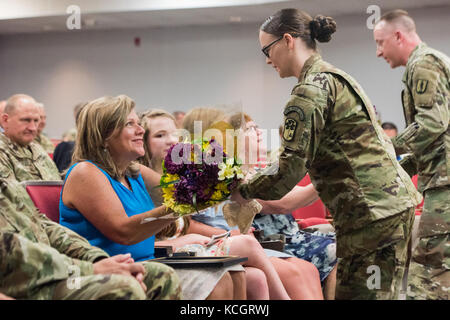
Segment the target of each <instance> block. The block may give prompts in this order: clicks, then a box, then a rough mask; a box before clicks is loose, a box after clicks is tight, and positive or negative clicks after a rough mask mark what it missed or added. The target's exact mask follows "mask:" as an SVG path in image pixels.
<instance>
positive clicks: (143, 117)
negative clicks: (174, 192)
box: [138, 109, 175, 168]
mask: <svg viewBox="0 0 450 320" xmlns="http://www.w3.org/2000/svg"><path fill="white" fill-rule="evenodd" d="M159 117H166V118H169V119H170V120H173V122H174V123H175V117H174V116H173V115H172V114H171V113H169V112H167V111H166V110H163V109H152V110H149V111H146V112H144V113H142V114H140V115H139V119H140V121H141V126H142V127H143V128H144V130H145V133H144V149H145V155H144V156H142V157H140V158H139V159H138V161H139V163H141V164H143V165H144V166H146V167H149V168H151V160H152V153H151V150H150V148H149V146H148V144H147V139H148V136H149V135H150V130H151V128H150V125H149V121H148V120H150V119H155V118H159Z"/></svg>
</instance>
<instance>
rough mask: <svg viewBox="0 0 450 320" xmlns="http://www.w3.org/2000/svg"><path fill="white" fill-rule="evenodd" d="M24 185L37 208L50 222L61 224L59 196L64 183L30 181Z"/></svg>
mask: <svg viewBox="0 0 450 320" xmlns="http://www.w3.org/2000/svg"><path fill="white" fill-rule="evenodd" d="M22 185H23V186H24V187H25V190H27V192H28V195H29V196H30V198H31V200H32V201H33V203H34V205H35V206H36V208H37V209H38V210H39V211H40V212H41V213H43V214H45V215H46V216H47V217H48V218H49V219H50V220H52V221H55V222H59V195H60V193H61V188H62V185H63V181H61V180H54V181H53V180H52V181H42V180H28V181H23V182H22Z"/></svg>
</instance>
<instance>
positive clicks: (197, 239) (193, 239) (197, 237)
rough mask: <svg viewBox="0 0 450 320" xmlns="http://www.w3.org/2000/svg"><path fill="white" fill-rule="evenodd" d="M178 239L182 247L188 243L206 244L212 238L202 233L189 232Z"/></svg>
mask: <svg viewBox="0 0 450 320" xmlns="http://www.w3.org/2000/svg"><path fill="white" fill-rule="evenodd" d="M177 240H179V245H178V247H182V246H184V245H187V244H201V245H203V246H204V245H206V244H207V243H208V242H209V241H210V240H211V238H209V237H206V236H202V235H201V234H196V233H189V234H186V235H184V236H181V237H179V238H178V239H177Z"/></svg>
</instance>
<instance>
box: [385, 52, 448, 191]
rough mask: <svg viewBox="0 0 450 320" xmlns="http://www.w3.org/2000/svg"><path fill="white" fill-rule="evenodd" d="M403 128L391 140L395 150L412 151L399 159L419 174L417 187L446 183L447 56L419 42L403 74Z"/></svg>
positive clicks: (421, 189) (422, 187)
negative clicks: (410, 156)
mask: <svg viewBox="0 0 450 320" xmlns="http://www.w3.org/2000/svg"><path fill="white" fill-rule="evenodd" d="M403 83H404V84H405V89H404V90H403V92H402V103H403V110H404V113H405V121H406V126H407V127H406V129H405V130H404V131H403V132H402V133H401V134H400V135H398V136H397V137H396V138H395V139H393V143H394V147H395V149H396V151H397V153H400V154H401V153H408V152H412V154H413V157H412V158H406V159H405V160H403V161H402V165H403V163H404V167H405V169H406V170H407V171H408V173H409V174H410V175H414V174H416V173H418V174H419V179H418V188H419V190H420V191H422V192H423V191H425V190H427V189H430V188H435V187H442V186H448V185H450V178H449V177H450V126H449V121H450V119H449V115H450V59H449V57H447V56H446V55H444V54H443V53H441V52H439V51H437V50H434V49H431V48H430V47H428V46H427V45H426V44H425V43H421V44H419V45H418V46H417V47H416V48H415V49H414V51H413V52H412V53H411V55H410V57H409V59H408V63H407V64H406V70H405V73H404V75H403Z"/></svg>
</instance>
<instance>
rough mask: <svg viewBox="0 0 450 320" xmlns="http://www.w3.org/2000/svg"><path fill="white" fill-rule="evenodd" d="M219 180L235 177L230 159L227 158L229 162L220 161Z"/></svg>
mask: <svg viewBox="0 0 450 320" xmlns="http://www.w3.org/2000/svg"><path fill="white" fill-rule="evenodd" d="M219 169H220V171H219V178H218V179H219V180H220V181H222V180H225V179H231V178H233V177H234V169H233V167H232V165H230V164H228V160H227V164H224V163H219Z"/></svg>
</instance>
